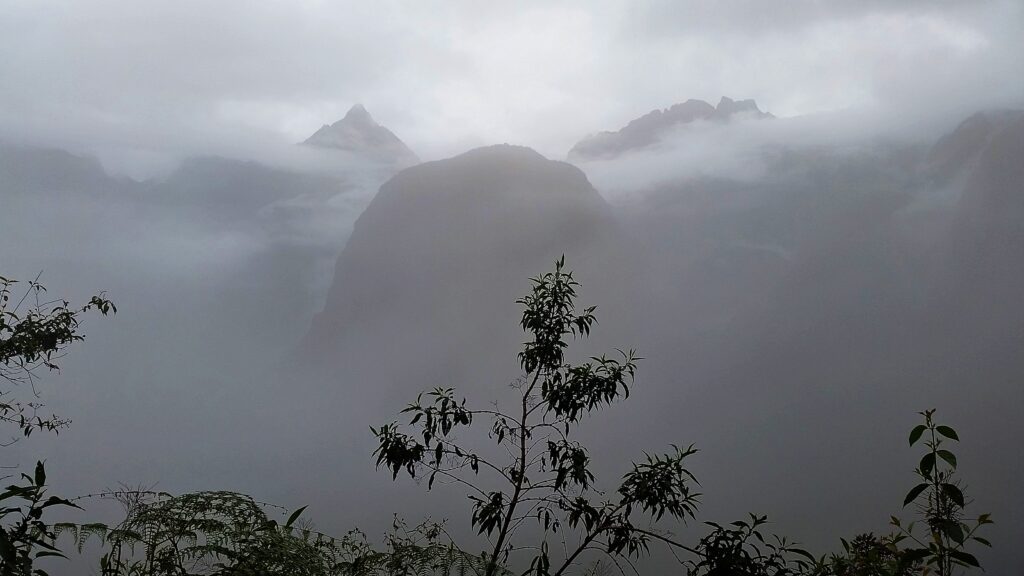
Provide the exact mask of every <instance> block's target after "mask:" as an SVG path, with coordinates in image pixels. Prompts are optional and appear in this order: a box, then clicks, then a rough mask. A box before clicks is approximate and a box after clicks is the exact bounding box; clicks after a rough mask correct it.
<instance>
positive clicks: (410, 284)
mask: <svg viewBox="0 0 1024 576" xmlns="http://www.w3.org/2000/svg"><path fill="white" fill-rule="evenodd" d="M617 236H618V231H617V228H616V226H615V223H614V219H613V216H612V212H611V209H610V207H609V206H608V205H607V204H606V203H605V201H604V200H603V199H602V198H601V196H600V195H598V193H597V192H596V191H595V190H594V188H593V187H592V186H591V185H590V183H589V182H588V180H587V178H586V176H585V175H584V174H583V173H582V172H580V171H579V170H578V169H577V168H575V167H573V166H571V165H569V164H565V163H562V162H554V161H551V160H547V159H545V158H544V157H542V156H541V155H539V154H537V153H536V152H534V151H533V150H531V149H529V148H523V147H517V146H509V145H499V146H491V147H486V148H479V149H476V150H472V151H470V152H467V153H465V154H462V155H460V156H456V157H454V158H449V159H447V160H441V161H436V162H428V163H425V164H421V165H419V166H415V167H413V168H409V169H406V170H404V171H402V172H400V173H398V174H397V175H396V176H395V177H393V178H392V179H391V180H390V181H388V182H387V183H385V184H384V185H383V186H381V189H380V192H379V193H378V194H377V196H376V197H375V198H374V199H373V201H372V202H371V203H370V205H369V206H368V207H367V209H366V211H365V212H364V213H363V214H362V215H361V216H360V217H359V220H358V221H357V222H356V225H355V228H354V231H353V233H352V236H351V238H350V239H349V241H348V243H347V244H346V246H345V249H344V250H343V251H342V253H341V256H340V257H339V259H338V263H337V266H336V269H335V280H334V284H333V285H332V287H331V290H330V293H329V295H328V299H327V303H326V306H325V307H324V310H323V312H322V313H320V314H319V315H318V316H317V318H316V320H315V321H314V323H313V326H312V328H311V330H310V332H309V335H308V336H307V338H306V340H305V343H304V344H303V351H302V352H303V354H304V355H306V356H311V357H314V358H317V359H320V360H324V361H327V362H328V363H337V362H341V363H343V364H344V363H352V362H356V363H360V362H366V361H369V359H370V358H375V359H376V360H375V361H377V362H380V361H381V358H389V357H390V355H391V354H396V355H399V356H402V357H403V362H402V363H401V364H403V365H404V366H403V369H406V370H408V369H410V368H411V367H412V366H417V367H422V366H421V365H420V364H419V363H420V362H422V363H424V364H428V365H431V366H432V367H431V368H429V370H441V371H442V373H444V368H443V367H446V366H453V368H452V369H453V370H454V371H458V370H462V369H465V370H469V369H471V368H472V367H479V366H480V365H486V364H488V361H486V360H482V358H484V357H489V358H494V357H495V355H497V356H496V357H498V358H502V359H507V360H513V361H514V350H515V348H516V346H517V339H518V338H520V337H521V336H520V335H519V333H518V330H517V329H516V327H515V322H516V319H517V316H516V313H517V311H518V306H517V305H516V304H515V300H516V298H518V297H520V296H522V295H523V294H524V293H525V292H526V291H527V290H528V288H529V283H528V281H527V278H528V277H531V276H535V275H537V274H539V273H541V272H544V271H546V270H548V269H550V268H551V266H552V264H553V262H554V260H555V259H556V258H558V257H559V256H560V255H561V254H563V253H564V254H566V256H567V259H568V261H569V262H570V263H571V264H572V265H573V268H575V269H581V268H582V269H585V270H590V271H594V270H599V269H601V267H603V266H604V265H605V262H604V259H606V258H614V257H615V256H614V254H616V252H615V249H616V239H617ZM613 269H614V266H611V267H610V270H609V271H611V270H613ZM615 272H616V273H618V272H620V271H618V270H616V271H615ZM502 343H505V344H507V346H506V347H503V346H502ZM471 351H472V352H471ZM470 358H471V359H472V360H469V359H470ZM406 360H408V362H406ZM391 363H392V361H391V360H388V361H387V362H386V363H385V364H388V366H385V367H381V369H382V371H383V372H388V370H390V369H392V368H396V366H391V365H390V364H391ZM425 370H427V369H425ZM448 377H452V375H451V374H449V375H448Z"/></svg>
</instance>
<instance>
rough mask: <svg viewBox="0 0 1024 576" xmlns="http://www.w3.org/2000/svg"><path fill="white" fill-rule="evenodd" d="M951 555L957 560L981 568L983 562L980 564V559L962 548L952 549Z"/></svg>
mask: <svg viewBox="0 0 1024 576" xmlns="http://www.w3.org/2000/svg"><path fill="white" fill-rule="evenodd" d="M949 555H950V556H952V557H953V558H955V559H956V560H959V561H960V562H963V563H964V564H967V565H968V566H974V567H975V568H981V564H978V559H977V558H975V557H974V556H973V555H972V554H968V553H967V552H964V551H962V550H950V551H949Z"/></svg>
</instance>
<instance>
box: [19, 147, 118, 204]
mask: <svg viewBox="0 0 1024 576" xmlns="http://www.w3.org/2000/svg"><path fill="white" fill-rule="evenodd" d="M136 184H137V183H135V182H134V181H132V180H129V179H127V178H115V177H112V176H110V175H108V174H107V173H106V171H105V170H104V169H103V166H102V165H100V162H99V161H98V160H97V159H95V158H92V157H90V156H81V155H77V154H72V153H71V152H68V151H65V150H60V149H54V148H39V147H33V146H20V145H14V144H5V143H3V142H0V192H2V193H4V194H10V195H14V194H52V193H71V194H79V193H81V192H85V191H87V192H88V193H90V194H112V193H118V192H121V191H124V190H127V189H132V188H133V187H135V185H136Z"/></svg>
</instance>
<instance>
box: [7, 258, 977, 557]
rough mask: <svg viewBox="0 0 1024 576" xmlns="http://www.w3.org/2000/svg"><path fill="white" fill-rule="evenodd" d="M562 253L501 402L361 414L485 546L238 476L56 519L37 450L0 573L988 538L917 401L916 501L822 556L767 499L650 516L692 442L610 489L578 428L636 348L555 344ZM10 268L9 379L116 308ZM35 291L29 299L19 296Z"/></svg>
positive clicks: (434, 396)
mask: <svg viewBox="0 0 1024 576" xmlns="http://www.w3.org/2000/svg"><path fill="white" fill-rule="evenodd" d="M563 266H564V262H563V261H562V260H559V262H557V264H556V266H555V271H554V272H552V273H548V274H544V275H542V276H540V277H538V278H534V279H533V289H532V291H531V293H530V294H529V295H527V296H526V297H525V298H523V299H522V300H520V301H519V303H520V304H522V305H523V306H524V312H523V315H522V319H521V326H522V328H523V329H524V330H525V331H526V332H527V334H528V335H529V336H530V340H529V341H528V342H526V344H524V347H523V351H522V352H520V354H519V360H520V364H521V367H522V369H523V373H524V374H523V377H522V378H521V379H519V380H518V381H517V382H516V390H517V395H516V398H517V400H516V402H515V404H514V405H513V406H512V410H511V411H505V410H504V409H501V408H500V407H499V406H497V405H494V406H493V407H492V408H474V407H471V406H468V405H467V401H466V400H457V399H456V397H455V395H454V391H453V390H451V389H443V388H437V389H434V390H433V391H431V392H428V393H427V394H426V395H425V396H424V395H421V396H419V397H418V398H417V399H416V401H415V402H414V403H412V404H410V405H409V406H408V407H407V408H406V409H405V410H403V413H404V414H408V415H409V426H410V427H411V428H412V433H407V432H405V431H404V429H403V428H402V427H401V426H399V425H398V423H396V422H393V423H389V424H385V425H384V426H381V427H380V428H376V429H374V430H373V432H374V434H375V435H376V437H377V440H378V443H379V444H378V448H377V450H376V451H375V453H374V454H375V456H376V457H377V465H378V467H380V466H384V467H386V468H387V469H388V470H389V471H390V472H391V474H392V477H393V478H394V479H397V477H398V475H399V474H402V473H406V474H408V475H410V476H413V477H416V476H417V475H419V476H424V477H426V478H427V486H428V489H430V488H431V487H432V486H433V485H434V482H435V480H438V479H439V480H441V481H442V482H448V483H452V484H454V485H457V486H462V487H464V488H466V490H467V491H468V492H469V494H468V496H469V499H470V501H471V505H470V507H471V510H470V524H471V525H472V526H473V527H475V528H476V530H477V531H478V532H479V534H480V535H481V536H483V537H485V538H486V539H488V540H489V541H490V546H489V547H488V549H486V550H484V551H483V552H480V553H473V552H469V551H467V550H466V549H465V547H462V546H459V545H458V544H457V543H456V542H455V541H454V540H453V539H452V538H450V537H449V535H448V532H447V531H446V529H445V527H444V525H442V524H436V523H431V522H425V523H423V524H420V525H418V526H415V527H408V526H406V525H405V524H404V523H403V522H401V521H400V520H397V519H396V521H395V523H394V525H393V528H392V531H391V532H390V533H389V535H388V536H387V537H386V539H385V542H384V547H383V549H380V550H378V549H376V548H374V547H373V546H371V545H370V544H369V542H368V541H367V539H366V537H365V535H363V534H362V533H361V532H359V531H352V532H350V533H349V534H347V535H345V536H344V537H342V538H332V537H330V536H327V535H324V534H321V533H319V532H317V531H316V530H314V529H313V528H312V527H311V526H309V525H305V526H299V525H298V524H297V521H298V519H299V517H300V515H301V514H302V512H303V510H304V508H301V509H299V510H297V511H294V512H292V513H291V514H290V515H288V517H287V519H284V518H283V515H284V512H282V510H281V509H276V510H275V511H274V512H272V513H268V512H267V510H268V509H269V508H276V507H272V506H270V505H268V504H264V503H260V502H257V501H255V500H253V499H252V498H251V497H249V496H246V495H243V494H237V493H233V492H197V493H191V494H184V495H180V496H172V495H170V494H166V493H155V492H151V491H146V490H120V491H114V492H110V493H107V494H103V495H99V496H102V497H107V498H114V499H116V500H117V501H118V502H120V503H121V504H122V506H123V507H124V512H125V514H124V518H123V520H121V521H120V522H119V523H117V524H116V525H113V526H108V525H106V524H102V523H91V524H72V523H60V524H56V525H54V524H52V523H50V522H47V521H44V520H43V515H44V513H45V512H46V511H47V509H48V508H50V507H53V506H74V507H78V504H77V503H76V502H80V501H82V499H83V498H84V497H83V498H79V499H76V500H75V501H74V502H72V501H69V500H65V499H62V498H58V497H53V496H47V494H46V472H45V470H44V467H43V464H42V463H38V464H37V466H36V468H35V471H34V474H32V475H28V474H22V475H21V483H20V484H13V485H10V486H8V487H7V488H6V489H5V490H4V491H3V492H2V493H0V528H2V529H0V576H30V575H45V574H46V573H45V572H44V571H43V570H42V569H41V568H39V567H38V563H37V562H36V560H38V559H40V558H44V557H46V556H63V554H62V553H61V551H60V549H59V547H58V544H59V543H60V542H62V541H65V540H67V539H68V538H70V539H71V540H72V541H73V545H74V547H75V548H77V549H78V550H79V551H83V550H84V549H85V548H86V546H87V544H88V543H89V542H98V543H99V544H100V546H101V547H102V550H103V552H102V556H101V557H100V560H99V567H100V570H101V573H102V574H103V576H115V575H116V576H122V575H123V576H164V575H167V576H171V575H174V576H192V575H196V576H198V575H216V576H231V575H246V576H249V575H251V576H255V575H267V576H274V575H286V574H287V575H297V576H328V575H330V576H334V575H337V576H364V575H365V576H385V575H388V576H391V575H394V576H398V575H402V576H409V575H434V576H465V575H469V574H472V575H474V576H484V575H486V576H491V575H494V574H501V575H502V576H504V575H506V574H512V572H510V571H509V568H510V567H513V566H518V567H519V568H520V573H521V574H523V576H528V575H536V576H560V575H561V574H569V573H580V574H589V575H595V576H596V575H597V574H604V573H607V572H608V571H609V570H610V569H614V570H617V571H618V572H620V573H623V574H625V573H626V572H627V571H629V570H630V569H633V571H634V572H636V569H635V568H634V562H635V561H636V560H637V559H638V558H641V557H643V556H646V555H647V554H648V553H649V551H650V545H651V544H660V545H664V546H667V547H669V548H670V549H672V550H673V552H674V553H675V554H676V557H677V558H678V559H679V562H680V566H679V568H678V570H679V572H678V573H680V574H686V575H687V576H911V575H932V574H934V575H938V576H951V575H952V574H954V573H956V572H957V571H967V570H970V569H973V568H978V567H979V562H978V560H977V558H976V557H975V556H974V555H973V554H972V553H971V552H970V551H969V549H970V548H971V547H973V546H975V545H983V546H989V545H990V544H989V542H988V541H987V540H986V539H985V538H983V537H982V536H980V535H979V532H980V530H981V529H982V528H983V527H984V526H985V525H987V524H990V523H991V520H990V518H989V515H987V514H982V515H981V516H978V517H977V518H972V519H968V517H967V516H966V508H967V506H968V505H969V501H968V500H967V497H966V495H965V494H964V487H963V484H962V482H961V481H960V480H959V479H958V477H957V472H958V470H957V465H958V462H957V458H956V455H955V454H954V453H953V451H952V450H950V446H951V443H952V442H958V441H959V436H958V434H957V432H956V431H955V430H953V429H952V428H950V427H948V426H944V425H941V424H939V423H938V422H937V421H936V420H935V419H934V411H933V410H929V411H925V412H922V413H921V415H922V416H923V418H924V422H923V423H922V424H920V425H918V426H916V427H915V428H914V429H913V430H912V431H911V434H910V439H909V440H910V445H911V446H915V445H917V444H918V443H922V444H923V445H924V446H925V448H926V451H925V454H924V456H923V457H922V458H921V460H920V463H919V464H918V466H917V469H916V470H915V472H916V474H917V476H919V478H920V483H918V484H917V485H915V486H914V487H913V488H912V489H911V490H910V492H909V493H908V494H907V495H906V498H905V500H904V507H912V509H913V510H914V511H915V513H916V517H917V519H916V520H915V521H912V522H909V523H906V524H905V523H903V522H902V521H901V520H899V519H898V518H896V517H893V518H892V522H891V524H892V532H891V533H889V534H887V535H883V536H875V535H873V534H864V535H859V536H857V537H855V538H853V539H852V540H849V541H848V540H845V539H841V542H842V547H843V551H842V552H841V553H837V554H833V555H830V556H822V557H817V558H816V557H815V556H812V555H811V554H809V553H808V552H806V551H804V550H802V549H800V548H797V547H795V546H794V545H793V544H792V543H791V542H789V541H787V540H786V539H784V538H780V537H776V536H774V535H771V534H766V533H764V526H765V523H766V521H767V520H766V518H765V517H763V516H756V515H751V516H750V518H749V519H747V520H741V521H736V522H732V523H730V524H726V525H722V524H716V523H713V522H707V523H706V524H707V525H709V526H710V528H711V530H710V532H709V533H708V534H707V535H706V536H704V537H703V538H701V539H699V541H698V542H696V543H695V544H693V545H687V544H685V543H682V542H680V541H679V540H678V539H677V538H676V537H675V536H673V534H672V533H671V532H668V531H666V530H664V529H658V528H657V526H656V524H657V523H658V522H659V521H662V520H675V521H677V522H685V521H687V520H690V519H693V518H695V517H696V514H697V511H698V504H699V494H698V493H697V492H696V491H695V490H694V486H695V485H696V484H697V481H696V478H695V477H694V475H693V474H691V473H690V471H689V470H688V468H687V467H686V466H685V465H684V464H685V461H686V459H687V458H688V457H689V456H691V455H693V454H694V453H695V452H696V450H695V449H694V448H693V447H692V446H690V447H688V448H679V447H675V446H673V449H672V451H670V452H668V453H666V454H662V455H653V456H652V455H647V454H644V458H642V459H641V460H639V462H634V463H631V464H630V465H628V466H626V472H625V473H624V475H623V476H622V478H621V479H620V481H619V482H618V484H617V487H616V488H615V490H614V491H613V492H611V493H610V494H609V493H606V492H602V491H600V490H599V489H598V488H597V485H598V481H597V479H596V478H595V477H594V475H593V474H592V473H591V471H590V457H589V454H588V452H587V450H586V448H585V447H584V446H583V445H581V444H580V443H578V442H577V441H575V440H573V438H572V436H573V432H574V431H575V430H576V427H577V426H578V424H579V422H580V421H581V420H583V419H584V418H585V417H586V416H587V415H589V414H590V413H592V412H593V411H595V410H597V409H600V408H601V407H604V406H607V405H609V404H612V403H614V402H616V401H618V400H622V399H625V398H627V397H628V395H629V386H630V385H631V384H632V381H633V376H634V374H635V371H636V367H637V361H638V360H639V358H638V357H637V356H636V354H635V353H634V352H632V351H629V352H619V356H618V357H612V358H608V357H606V356H600V357H594V358H591V359H590V361H588V362H584V363H582V364H570V363H568V362H566V361H565V353H566V350H567V348H568V347H569V340H573V339H577V338H583V337H586V336H588V335H589V333H590V330H591V328H592V326H593V325H594V324H595V323H596V319H595V317H594V308H593V307H591V308H584V309H582V310H577V308H576V306H575V297H576V288H577V286H578V283H577V282H576V281H575V280H574V279H573V276H572V273H571V272H565V271H563ZM12 284H13V282H12V281H10V280H6V279H3V278H0V312H2V313H3V314H2V315H0V317H2V321H0V377H2V378H3V380H5V381H7V382H8V383H9V384H20V383H28V384H31V383H32V382H33V381H34V378H35V376H34V370H35V369H36V368H38V367H46V368H49V369H56V368H57V365H56V363H55V362H56V360H57V359H58V358H59V357H60V356H61V354H62V353H63V350H64V348H65V347H66V346H67V345H68V344H69V343H71V342H75V341H78V340H81V339H82V335H81V334H80V332H79V321H80V315H81V314H82V313H84V312H87V311H89V310H91V309H97V310H99V311H100V312H101V313H103V314H107V313H108V312H113V311H116V310H115V308H114V307H113V304H111V303H110V302H109V301H107V300H106V299H105V298H103V297H102V295H100V296H96V297H94V298H93V299H92V300H91V301H90V303H89V304H88V305H86V306H84V307H81V308H72V307H70V306H69V305H68V303H67V302H63V301H50V302H43V301H41V300H40V299H39V298H38V296H39V294H40V293H42V292H43V291H44V290H45V289H43V288H42V286H40V285H38V283H37V282H32V283H30V284H29V290H28V292H27V293H26V296H25V298H22V299H21V300H20V301H18V302H17V303H15V304H14V305H13V306H9V305H8V302H9V301H10V293H11V290H10V287H11V285H12ZM32 294H34V295H35V296H36V298H34V299H33V302H35V304H34V306H33V307H31V308H29V309H28V310H27V311H24V312H20V313H19V310H20V309H21V306H22V304H23V303H24V302H25V300H26V298H27V297H28V296H29V295H32ZM4 398H6V396H5V395H0V421H4V422H7V423H8V424H16V425H17V426H18V428H19V430H20V432H21V434H22V435H24V436H27V435H29V434H30V433H31V432H32V431H33V430H38V429H45V430H54V431H55V430H58V429H60V428H62V427H63V426H66V424H67V422H66V421H64V420H61V419H59V418H56V417H49V418H40V417H37V416H36V415H35V414H32V415H29V414H28V413H27V412H26V410H27V409H31V410H33V411H35V410H37V409H38V406H39V405H38V404H32V403H18V402H12V401H9V400H5V399H4ZM480 420H487V421H488V426H487V429H486V433H485V434H484V436H485V437H486V441H489V442H490V443H491V446H492V448H493V449H492V450H489V451H486V452H484V451H482V450H477V449H471V446H474V447H476V446H483V445H486V444H487V442H486V441H485V442H476V443H474V444H468V443H466V442H465V440H464V439H462V438H460V436H459V434H458V432H459V431H463V430H465V431H468V430H470V429H472V427H473V425H474V423H476V424H477V425H478V424H479V421H480ZM275 516H281V519H280V520H279V519H277V518H276V517H275ZM282 520H283V521H282ZM528 524H533V526H534V528H533V530H532V531H531V530H529V529H527V528H524V526H526V525H528ZM556 550H563V551H564V552H562V553H561V554H556V552H555V551H556ZM602 556H603V560H602V559H601V557H602ZM523 568H525V569H523Z"/></svg>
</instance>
